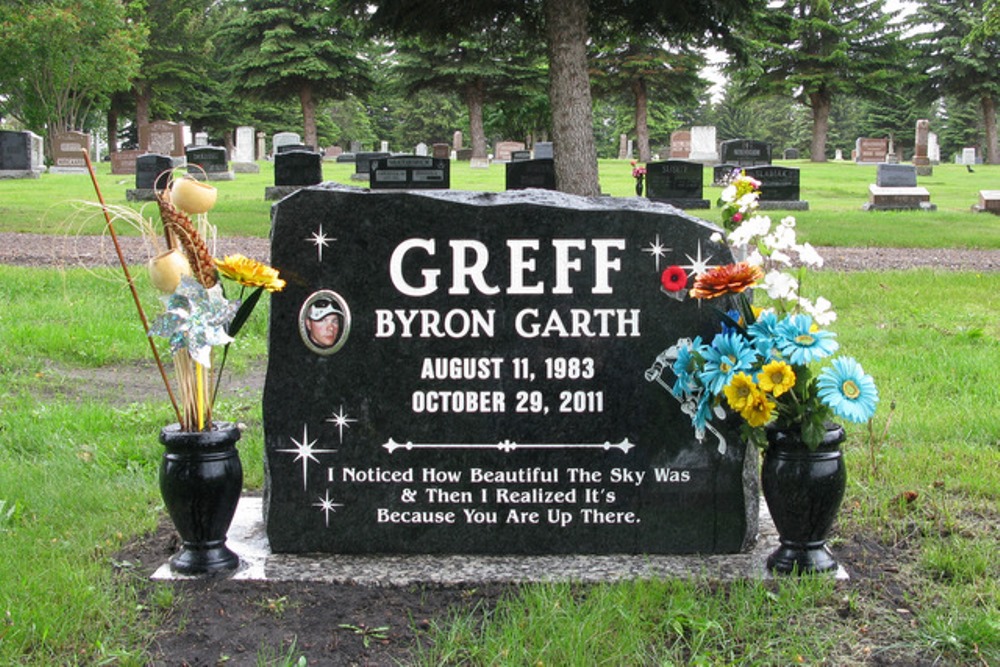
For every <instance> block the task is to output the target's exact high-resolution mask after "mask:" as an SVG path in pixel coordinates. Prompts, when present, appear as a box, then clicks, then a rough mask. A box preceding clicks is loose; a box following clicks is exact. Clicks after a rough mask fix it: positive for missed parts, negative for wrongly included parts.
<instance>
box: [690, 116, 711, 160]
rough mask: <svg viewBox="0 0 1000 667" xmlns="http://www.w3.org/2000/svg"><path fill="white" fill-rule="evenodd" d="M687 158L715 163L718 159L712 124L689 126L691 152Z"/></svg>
mask: <svg viewBox="0 0 1000 667" xmlns="http://www.w3.org/2000/svg"><path fill="white" fill-rule="evenodd" d="M688 160H689V161H690V162H700V163H702V164H715V163H717V162H718V161H719V150H718V147H717V146H716V142H715V126H714V125H695V126H694V127H692V128H691V154H690V155H689V156H688Z"/></svg>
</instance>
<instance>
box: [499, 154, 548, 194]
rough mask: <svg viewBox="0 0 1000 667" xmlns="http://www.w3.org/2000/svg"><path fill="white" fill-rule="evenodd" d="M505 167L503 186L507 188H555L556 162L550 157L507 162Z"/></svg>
mask: <svg viewBox="0 0 1000 667" xmlns="http://www.w3.org/2000/svg"><path fill="white" fill-rule="evenodd" d="M504 167H505V170H506V171H505V174H504V176H505V186H506V188H507V189H508V190H525V189H528V188H541V189H543V190H555V189H556V163H555V160H552V159H548V158H546V159H542V160H520V161H518V162H508V163H507V164H506V165H504Z"/></svg>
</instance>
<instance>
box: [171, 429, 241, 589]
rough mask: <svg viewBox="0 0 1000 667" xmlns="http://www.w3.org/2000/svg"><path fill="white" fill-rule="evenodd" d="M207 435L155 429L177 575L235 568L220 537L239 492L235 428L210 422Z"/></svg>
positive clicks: (236, 558)
mask: <svg viewBox="0 0 1000 667" xmlns="http://www.w3.org/2000/svg"><path fill="white" fill-rule="evenodd" d="M212 427H213V428H212V430H211V431H182V430H181V427H180V425H179V424H171V425H170V426H167V427H165V428H164V429H163V430H162V431H160V442H161V443H162V444H163V446H164V448H165V451H164V453H163V460H162V461H161V462H160V493H161V495H162V496H163V502H164V504H165V505H166V507H167V512H168V513H169V514H170V519H171V520H172V521H173V523H174V527H175V528H176V529H177V532H178V533H180V536H181V541H182V543H183V544H182V548H181V550H180V551H179V552H178V553H176V554H175V555H174V556H173V557H172V558H171V559H170V569H171V570H173V571H174V572H177V573H179V574H215V573H220V572H229V571H230V570H234V569H236V568H237V567H238V566H239V564H240V559H239V556H237V555H236V554H235V553H233V552H232V551H231V550H230V549H229V548H228V547H227V546H226V533H227V532H228V531H229V525H230V524H231V523H232V521H233V515H235V514H236V505H237V503H239V500H240V493H241V491H242V489H243V465H242V464H241V463H240V456H239V452H238V451H237V449H236V442H237V441H238V440H239V439H240V430H239V429H238V428H237V427H236V426H235V425H234V424H231V423H228V422H215V423H214V424H213V425H212Z"/></svg>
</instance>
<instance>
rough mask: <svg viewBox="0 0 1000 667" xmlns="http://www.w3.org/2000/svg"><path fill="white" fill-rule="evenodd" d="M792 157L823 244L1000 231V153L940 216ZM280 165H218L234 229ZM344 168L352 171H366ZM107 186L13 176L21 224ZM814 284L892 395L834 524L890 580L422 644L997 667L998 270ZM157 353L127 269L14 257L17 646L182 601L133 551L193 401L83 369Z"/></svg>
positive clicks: (538, 606)
mask: <svg viewBox="0 0 1000 667" xmlns="http://www.w3.org/2000/svg"><path fill="white" fill-rule="evenodd" d="M794 164H795V165H796V166H800V167H801V168H802V170H803V186H802V192H803V198H804V199H807V200H809V202H810V207H811V210H810V211H808V212H806V213H799V214H797V217H798V218H799V219H800V221H801V225H800V227H801V230H802V232H803V235H805V236H807V237H808V238H809V239H810V240H811V241H812V242H813V243H815V244H818V245H821V244H835V245H868V244H875V245H887V246H896V245H907V244H908V241H910V240H911V239H914V238H917V239H919V241H914V242H913V245H927V246H935V245H941V246H952V247H981V248H997V247H1000V231H998V230H1000V220H997V218H994V217H993V216H989V215H978V214H973V213H970V212H969V211H968V207H969V206H970V205H971V204H972V203H975V200H976V193H977V192H978V190H979V189H987V188H990V189H992V188H994V187H996V186H995V185H993V184H991V183H990V179H991V178H995V177H1000V167H998V168H994V167H989V166H986V167H982V168H979V167H977V170H976V173H975V174H968V172H966V171H965V170H964V168H960V169H959V168H953V167H952V166H950V165H944V166H941V167H938V168H936V169H935V175H934V177H931V178H930V179H926V181H925V184H926V185H927V187H928V188H929V189H930V190H931V192H932V197H933V200H934V201H935V202H936V203H937V204H938V206H939V211H938V212H936V213H907V214H887V213H863V212H861V211H860V206H861V204H862V203H864V201H865V196H864V192H865V189H866V188H867V184H868V183H870V182H872V181H873V180H874V167H861V166H856V165H847V164H826V165H812V164H809V163H804V162H803V163H794ZM263 167H264V168H263V172H262V173H261V174H260V175H257V176H247V175H242V174H241V175H239V176H238V180H237V181H233V182H231V183H230V182H222V183H219V184H218V185H219V190H220V203H219V206H218V207H217V209H216V210H215V211H213V212H212V218H213V222H215V223H216V224H217V225H218V226H219V227H220V233H221V234H224V235H231V234H256V235H261V236H263V235H266V233H267V226H268V209H269V206H270V204H269V203H268V202H265V201H264V200H263V191H264V188H265V187H266V185H268V184H269V183H270V182H271V177H272V176H271V174H270V173H269V172H268V165H266V164H265V165H263ZM601 168H602V182H603V183H604V187H605V189H606V190H607V191H609V192H611V193H613V194H619V195H620V196H627V195H628V194H629V193H630V189H631V187H632V180H631V176H630V168H629V165H628V163H627V162H624V161H604V162H602V164H601ZM106 169H107V165H102V170H106ZM326 169H327V177H328V178H329V179H330V180H337V181H342V182H345V183H347V182H350V171H349V168H348V167H346V166H344V165H332V164H328V165H326ZM466 171H468V172H470V173H464V172H463V167H461V166H459V167H457V168H456V173H454V174H453V183H455V184H456V186H457V185H458V184H462V185H463V186H464V185H465V184H466V183H468V185H469V186H470V188H471V189H484V190H489V189H492V190H499V189H501V185H502V182H501V181H502V174H501V171H500V169H498V168H496V167H493V168H491V169H490V170H479V171H473V170H466ZM466 178H468V181H466V180H465V179H466ZM129 179H130V177H129V178H126V177H114V176H110V175H109V174H107V173H102V175H101V183H102V189H104V190H105V195H106V196H107V197H108V199H109V202H117V203H124V189H125V188H126V187H127V186H128V183H127V182H126V183H119V181H123V180H124V181H129ZM460 179H461V180H460ZM89 188H90V182H89V179H88V178H86V177H77V176H66V175H58V176H57V175H51V176H49V175H46V176H43V177H42V178H41V179H39V180H37V181H20V182H11V181H0V213H2V215H0V229H2V230H4V231H33V232H60V231H62V232H67V233H70V232H72V233H78V232H80V231H83V232H86V233H98V232H100V230H101V227H102V225H103V219H102V218H101V219H95V220H85V219H83V218H85V217H88V216H89V217H96V216H94V215H93V211H92V210H91V211H90V212H89V213H87V214H86V215H84V214H81V213H78V212H74V210H73V208H72V207H71V205H70V203H69V202H71V201H72V200H74V199H79V200H87V199H90V200H92V199H93V193H92V191H90V190H89ZM716 190H717V189H714V190H713V189H708V190H707V196H708V198H710V199H711V198H714V197H715V196H716V194H717V192H716ZM716 213H717V212H716V211H706V212H704V215H705V217H707V218H709V219H712V220H714V219H717V215H716ZM810 284H811V285H814V286H815V289H816V291H817V293H821V294H823V295H824V296H826V297H828V298H829V299H830V300H831V301H832V302H833V304H834V307H835V308H836V310H837V312H838V314H839V319H838V321H837V322H836V323H835V325H834V328H835V329H836V331H837V332H838V339H839V341H840V343H841V345H842V346H844V349H849V350H851V353H852V355H855V356H857V358H858V359H859V360H860V361H861V362H862V363H863V364H864V366H865V369H866V370H867V371H868V372H870V373H872V374H873V375H874V376H875V378H876V381H877V382H878V384H879V389H880V393H881V396H882V401H881V403H880V407H879V411H878V413H877V415H876V418H875V420H874V424H873V431H874V434H875V437H874V438H873V437H870V434H869V432H868V431H867V429H866V428H864V427H860V426H852V427H850V428H849V429H848V436H849V439H848V443H847V446H846V456H847V461H848V470H849V482H848V491H847V497H846V499H845V501H844V505H843V508H842V511H841V515H840V517H839V519H838V524H837V526H836V528H835V537H834V541H835V543H836V544H838V545H840V546H843V547H845V548H862V547H863V548H865V549H867V550H869V551H870V552H871V553H877V554H884V555H885V556H884V557H885V558H886V559H889V560H888V562H886V563H885V567H891V568H892V571H893V574H892V575H891V590H889V591H887V590H885V589H884V586H883V585H882V582H880V581H879V580H877V578H874V579H871V580H866V579H860V580H858V581H852V582H850V583H847V584H836V583H834V582H832V581H830V580H827V579H810V578H806V579H801V580H800V579H788V580H784V581H781V582H777V583H775V582H770V583H769V582H759V581H749V582H736V583H731V584H718V583H713V582H709V581H693V582H690V581H664V582H629V583H624V584H614V585H611V584H609V585H602V586H587V587H585V586H573V585H553V586H529V587H526V588H524V589H523V590H521V591H520V592H519V593H518V594H517V595H516V596H513V597H511V598H509V599H507V600H505V601H503V602H502V603H501V604H500V605H499V607H498V608H497V609H496V610H495V611H493V612H491V613H489V614H488V615H487V616H486V622H485V623H484V622H482V619H481V617H480V616H477V615H474V614H459V615H456V616H455V617H454V618H451V619H443V620H441V621H440V622H439V623H437V624H436V626H435V627H434V628H433V629H432V631H431V635H430V637H431V639H432V640H433V641H432V642H428V643H425V644H423V645H422V647H421V650H420V653H419V655H418V656H417V660H418V661H419V662H420V663H421V664H427V665H438V664H470V665H492V664H511V665H523V664H548V665H564V664H565V665H572V664H579V665H594V664H608V665H632V664H663V665H668V664H678V665H680V664H700V665H725V664H755V665H785V664H811V665H818V664H831V665H851V664H885V662H884V661H885V660H886V659H889V660H891V661H894V662H895V663H896V664H916V663H920V662H923V663H927V664H929V663H930V662H932V661H937V662H938V664H947V665H966V664H968V665H972V664H977V665H982V664H1000V562H998V560H997V559H996V545H997V544H998V543H1000V529H998V525H1000V504H998V499H1000V384H998V383H997V381H996V378H995V367H996V364H997V362H998V361H1000V317H998V315H997V314H998V313H1000V298H998V296H997V295H998V293H1000V273H996V272H994V273H976V272H963V273H949V272H943V271H935V270H914V271H893V272H863V273H838V272H832V271H823V272H820V273H818V274H817V275H816V276H815V277H814V278H813V281H812V282H811V283H810ZM142 296H143V298H144V299H145V300H147V301H155V295H154V294H152V293H151V292H146V291H143V292H142ZM266 312H267V311H266V305H264V304H262V307H261V308H260V310H259V312H257V313H256V314H255V315H254V317H253V318H252V319H251V321H250V323H249V324H248V325H247V327H246V328H245V329H244V331H243V333H241V335H240V339H239V340H238V343H237V345H238V347H237V349H236V350H234V352H233V354H231V361H230V363H231V364H233V365H234V366H233V367H234V368H235V369H237V370H239V369H240V368H241V365H245V364H247V363H248V362H249V360H258V361H259V360H260V359H262V358H263V357H264V355H265V354H266V341H265V337H266ZM53 313H59V315H60V316H59V317H58V318H54V317H53V316H52V314H53ZM148 359H149V350H148V345H147V342H146V340H145V337H144V336H143V335H142V331H141V328H140V327H139V324H138V321H137V319H136V317H135V315H134V310H133V307H132V304H131V302H130V297H129V295H128V291H127V289H126V288H125V285H124V284H123V281H122V280H121V278H120V277H118V276H117V274H116V273H115V272H114V271H112V270H110V269H109V270H98V271H88V270H84V269H68V270H56V269H37V268H21V267H8V266H0V374H2V380H0V582H2V585H0V664H5V665H6V664H12V665H13V664H32V665H51V664H126V665H141V664H145V662H146V653H145V652H146V649H147V647H148V646H149V644H150V642H151V640H152V637H153V636H154V633H155V630H156V628H157V626H158V624H159V623H160V621H161V619H162V618H163V617H164V616H166V615H169V614H170V613H171V611H172V610H173V609H174V604H175V592H176V591H175V589H174V588H173V587H172V586H171V585H169V584H155V585H154V584H151V583H150V582H148V581H146V580H144V579H143V578H141V577H140V576H138V574H135V573H133V569H132V568H131V567H130V564H128V563H118V562H115V560H114V558H115V554H116V553H117V552H118V551H119V549H120V548H121V546H122V545H123V544H125V543H127V542H129V541H130V540H134V539H138V538H140V537H141V536H142V535H144V534H145V533H147V532H148V531H150V530H152V529H153V528H154V526H155V525H156V524H157V522H158V521H159V520H160V518H161V517H162V516H163V507H162V503H161V501H160V498H159V492H158V489H157V482H156V479H157V470H158V465H159V460H160V455H161V447H160V446H159V444H158V443H157V440H156V434H157V433H158V432H159V429H160V427H161V426H162V425H163V424H165V423H167V422H170V421H172V420H173V419H172V411H171V409H170V407H169V404H168V402H167V400H166V397H165V394H164V393H163V392H156V393H154V394H152V395H149V396H146V395H131V394H130V395H115V394H114V393H110V394H109V393H107V392H96V391H94V392H89V393H88V392H87V391H81V390H80V388H79V386H77V385H73V384H72V380H71V379H66V377H64V376H67V375H72V373H68V372H67V371H73V370H81V369H112V370H113V369H114V368H116V367H121V366H123V365H128V366H135V365H137V364H142V365H144V366H145V367H149V366H150V364H149V361H148ZM150 372H151V373H152V372H155V371H153V369H151V368H150ZM217 412H218V413H219V414H226V415H227V416H228V415H237V416H238V418H239V419H240V421H243V422H245V423H246V424H247V425H248V430H247V432H246V434H245V435H244V438H243V439H242V440H241V444H240V450H241V457H242V459H243V463H244V467H245V469H246V473H247V475H246V486H247V488H248V489H259V488H260V486H261V484H262V479H263V462H262V457H263V435H262V427H261V415H260V400H259V396H246V395H242V394H240V393H239V392H230V393H227V387H223V391H222V404H221V405H220V406H219V407H218V408H217ZM883 431H884V433H885V436H884V437H882V435H881V434H882V433H883ZM910 494H915V495H914V496H911V495H910ZM879 572H881V570H879ZM885 576H887V577H890V575H885ZM901 608H902V609H903V611H900V609H901ZM611 629H614V632H612V631H610V630H611ZM290 632H294V628H290ZM275 648H277V647H275ZM206 659H211V657H209V656H206ZM880 661H881V662H880Z"/></svg>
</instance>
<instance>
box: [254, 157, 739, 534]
mask: <svg viewBox="0 0 1000 667" xmlns="http://www.w3.org/2000/svg"><path fill="white" fill-rule="evenodd" d="M521 164H523V163H521ZM272 221H273V226H272V247H271V263H272V264H273V266H274V267H275V268H277V269H278V270H279V271H281V273H282V275H283V276H285V277H286V279H288V285H287V287H286V288H285V289H284V291H282V292H276V293H274V294H273V295H272V297H271V319H270V331H269V355H268V369H267V379H266V382H265V389H264V405H263V410H264V433H265V448H266V481H265V495H264V505H265V516H266V529H267V535H268V540H269V543H270V546H271V549H272V550H273V551H274V552H276V553H280V552H291V553H312V552H331V553H344V554H347V553H354V554H362V553H384V554H397V553H398V554H406V553H456V554H459V553H467V554H471V553H481V554H544V553H571V554H572V553H579V554H585V553H650V554H654V553H675V554H682V553H704V554H709V553H734V552H739V551H741V550H746V549H748V548H749V547H750V546H751V545H752V544H753V542H754V541H755V539H756V534H757V517H758V502H759V501H758V490H757V487H756V480H757V465H758V457H757V452H756V450H755V449H754V448H753V447H752V446H751V447H750V448H747V447H746V446H745V445H744V444H743V443H742V442H741V439H740V436H739V433H738V430H737V428H736V427H735V426H734V425H732V424H728V425H727V424H718V430H715V426H712V427H711V429H712V432H711V433H710V434H706V437H705V439H704V441H703V442H699V441H698V440H697V438H696V436H695V431H694V429H693V428H692V426H691V421H690V417H689V416H688V415H687V414H685V413H684V412H683V410H682V409H681V405H680V404H679V402H678V401H677V400H676V399H674V398H673V396H672V395H671V394H670V393H669V391H667V389H666V387H665V385H664V384H663V382H664V381H665V380H666V378H667V377H668V376H661V373H663V371H664V369H665V367H666V365H667V364H669V363H670V361H669V357H670V351H671V348H672V346H674V344H675V343H676V341H677V339H678V338H679V337H681V336H689V337H694V336H696V335H702V336H705V337H708V336H709V335H710V334H711V333H712V332H714V331H717V330H718V327H719V325H720V318H721V315H720V314H719V312H717V311H716V309H715V308H713V307H705V305H704V304H702V303H700V302H698V301H697V300H693V299H690V298H684V294H685V293H683V292H682V293H673V294H671V293H668V292H666V291H665V289H664V288H663V287H662V284H663V283H662V281H663V278H662V275H661V274H662V273H663V272H664V271H666V270H667V269H668V267H670V268H671V270H673V269H674V268H676V267H677V266H688V267H692V266H695V265H698V266H702V267H704V266H705V265H714V264H716V263H722V262H729V261H731V259H732V258H731V255H730V253H729V250H728V248H727V247H725V246H723V245H720V244H716V243H714V242H712V241H711V240H710V238H711V235H712V234H713V232H716V231H717V230H718V228H717V227H715V226H714V225H711V224H709V223H706V222H703V221H701V220H697V219H695V218H693V217H690V216H687V215H686V214H684V213H683V212H681V211H678V210H677V209H675V208H673V207H669V206H664V205H660V204H656V203H653V202H649V201H648V200H644V199H638V198H635V199H627V200H626V199H618V198H602V199H595V198H589V199H588V198H582V197H573V196H570V195H565V194H562V193H557V192H538V191H535V192H505V193H478V192H477V193H470V192H456V191H436V192H433V193H431V192H413V191H407V192H403V191H374V190H364V189H359V188H349V187H346V186H341V185H337V184H325V185H323V186H318V187H310V188H305V189H302V190H299V191H298V192H296V193H294V194H292V195H290V196H288V197H286V198H285V199H283V200H282V201H281V202H279V203H278V204H277V205H276V206H275V207H274V209H273V217H272ZM719 305H720V307H726V306H727V304H719Z"/></svg>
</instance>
